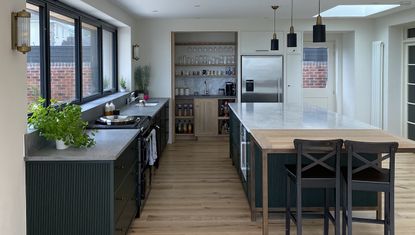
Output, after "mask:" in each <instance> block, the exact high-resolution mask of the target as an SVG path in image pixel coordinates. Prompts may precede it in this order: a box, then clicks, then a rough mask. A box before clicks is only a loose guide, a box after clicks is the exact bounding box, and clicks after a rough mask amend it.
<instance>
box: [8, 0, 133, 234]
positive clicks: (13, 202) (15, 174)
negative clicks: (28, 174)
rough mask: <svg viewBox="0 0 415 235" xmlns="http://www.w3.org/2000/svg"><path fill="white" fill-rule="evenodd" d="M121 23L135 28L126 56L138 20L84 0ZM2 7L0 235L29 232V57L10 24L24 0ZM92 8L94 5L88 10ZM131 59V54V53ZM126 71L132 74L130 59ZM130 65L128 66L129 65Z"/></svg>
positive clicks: (101, 1) (103, 3)
mask: <svg viewBox="0 0 415 235" xmlns="http://www.w3.org/2000/svg"><path fill="white" fill-rule="evenodd" d="M85 1H88V2H89V3H91V4H92V5H93V6H96V9H95V10H94V9H92V10H94V11H95V12H96V13H98V11H97V9H101V10H102V11H104V12H106V13H107V14H109V15H110V16H113V17H114V18H115V19H118V21H117V22H121V23H122V24H121V25H118V26H119V27H128V28H132V30H131V32H130V36H129V37H128V40H129V41H128V42H125V43H126V44H127V45H129V46H128V47H127V46H126V48H128V49H126V48H123V49H122V52H123V53H124V52H125V55H127V54H129V55H131V50H130V46H131V41H132V40H134V39H133V37H131V34H136V33H134V30H135V25H134V24H135V21H136V20H135V19H134V18H133V17H131V16H130V15H128V14H127V13H125V11H123V10H121V9H119V8H117V7H114V5H112V4H110V3H109V2H107V1H106V0H99V1H98V0H85ZM72 2H76V1H72ZM1 3H2V7H1V8H0V13H1V14H0V15H1V19H0V30H1V31H2V32H3V33H4V35H3V37H1V38H0V58H1V63H0V71H2V76H1V77H0V80H1V84H2V85H1V86H0V100H1V101H2V103H3V106H4V107H3V109H2V111H1V115H0V130H1V131H0V151H1V154H0V162H1V164H0V234H10V235H24V234H26V216H25V214H26V213H25V212H26V206H25V165H24V159H23V156H24V141H23V137H24V134H25V132H26V56H25V55H23V54H21V53H20V52H17V51H14V50H12V49H11V39H10V38H11V35H10V27H11V26H10V25H11V22H10V20H11V17H10V14H11V12H12V11H20V10H22V9H24V8H25V4H26V1H25V0H2V1H1ZM89 10H91V8H90V9H89ZM129 58H131V56H129ZM126 61H128V63H126V62H125V63H126V64H127V70H129V72H130V74H131V68H132V66H131V64H132V62H131V60H126ZM128 64H129V66H128Z"/></svg>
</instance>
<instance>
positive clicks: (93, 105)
mask: <svg viewBox="0 0 415 235" xmlns="http://www.w3.org/2000/svg"><path fill="white" fill-rule="evenodd" d="M130 93H131V92H117V93H115V94H112V95H108V96H105V97H102V98H99V99H96V100H93V101H91V102H88V103H85V104H82V105H81V108H82V112H86V111H89V110H91V109H94V108H96V107H98V106H100V105H103V104H105V103H107V102H110V101H112V100H114V99H118V98H120V97H123V96H125V95H128V94H130Z"/></svg>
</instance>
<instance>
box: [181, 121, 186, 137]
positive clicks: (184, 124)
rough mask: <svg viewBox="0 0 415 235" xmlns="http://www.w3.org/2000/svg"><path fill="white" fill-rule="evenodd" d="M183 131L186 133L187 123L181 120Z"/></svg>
mask: <svg viewBox="0 0 415 235" xmlns="http://www.w3.org/2000/svg"><path fill="white" fill-rule="evenodd" d="M182 131H183V133H185V134H187V123H186V122H185V121H183V127H182Z"/></svg>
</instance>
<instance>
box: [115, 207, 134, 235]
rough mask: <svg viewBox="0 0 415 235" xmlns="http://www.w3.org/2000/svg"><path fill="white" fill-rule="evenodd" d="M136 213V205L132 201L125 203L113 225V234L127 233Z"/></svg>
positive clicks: (123, 234) (121, 234)
mask: <svg viewBox="0 0 415 235" xmlns="http://www.w3.org/2000/svg"><path fill="white" fill-rule="evenodd" d="M136 213H137V207H136V203H135V201H133V200H130V201H127V204H126V206H125V208H124V210H123V211H122V213H121V216H120V218H119V219H118V221H117V223H116V224H115V234H116V235H125V234H127V232H128V228H129V227H130V224H131V222H132V221H133V219H134V218H135V214H136Z"/></svg>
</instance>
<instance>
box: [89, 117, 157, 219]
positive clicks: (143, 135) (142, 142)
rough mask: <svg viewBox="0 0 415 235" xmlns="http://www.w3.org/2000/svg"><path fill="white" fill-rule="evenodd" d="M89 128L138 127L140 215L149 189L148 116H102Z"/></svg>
mask: <svg viewBox="0 0 415 235" xmlns="http://www.w3.org/2000/svg"><path fill="white" fill-rule="evenodd" d="M88 128H89V129H139V130H140V133H139V135H138V141H137V144H138V150H139V151H138V179H137V182H138V187H137V188H138V192H137V206H138V210H137V211H138V213H137V216H136V217H139V216H140V213H141V211H142V210H143V208H144V205H145V202H146V201H147V198H148V195H149V194H150V189H151V177H152V170H153V168H152V166H150V165H149V164H148V162H149V154H148V152H149V148H150V144H151V142H150V135H151V131H152V130H153V129H154V126H153V124H152V121H151V119H150V117H147V116H119V115H114V116H104V117H100V118H98V119H97V120H96V121H93V122H90V123H89V124H88Z"/></svg>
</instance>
